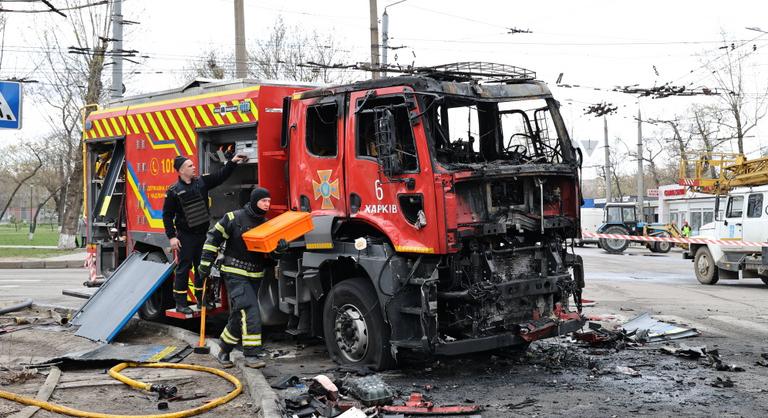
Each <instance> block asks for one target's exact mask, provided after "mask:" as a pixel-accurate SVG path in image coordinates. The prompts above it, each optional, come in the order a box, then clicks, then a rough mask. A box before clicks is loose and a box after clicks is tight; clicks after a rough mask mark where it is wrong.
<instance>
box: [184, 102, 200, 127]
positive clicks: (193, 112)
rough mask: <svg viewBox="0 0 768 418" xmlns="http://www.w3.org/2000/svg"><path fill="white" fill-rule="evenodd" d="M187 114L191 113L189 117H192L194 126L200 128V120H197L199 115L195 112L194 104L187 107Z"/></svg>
mask: <svg viewBox="0 0 768 418" xmlns="http://www.w3.org/2000/svg"><path fill="white" fill-rule="evenodd" d="M187 114H188V115H189V118H190V119H192V126H194V127H196V128H199V127H200V126H201V125H200V122H198V121H197V115H196V114H195V109H193V106H190V107H188V108H187Z"/></svg>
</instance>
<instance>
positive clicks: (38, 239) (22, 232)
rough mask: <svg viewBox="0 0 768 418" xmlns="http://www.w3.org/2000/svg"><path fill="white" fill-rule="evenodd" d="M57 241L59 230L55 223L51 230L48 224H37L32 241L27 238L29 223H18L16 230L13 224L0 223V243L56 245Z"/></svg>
mask: <svg viewBox="0 0 768 418" xmlns="http://www.w3.org/2000/svg"><path fill="white" fill-rule="evenodd" d="M58 243H59V231H58V228H57V227H56V226H55V225H54V227H53V230H51V225H50V224H44V225H38V226H37V231H35V236H34V239H33V240H32V241H30V240H29V225H19V230H18V231H16V228H14V227H13V225H0V245H57V244H58ZM6 250H7V248H6ZM3 255H5V251H3Z"/></svg>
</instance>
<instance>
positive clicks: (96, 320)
mask: <svg viewBox="0 0 768 418" xmlns="http://www.w3.org/2000/svg"><path fill="white" fill-rule="evenodd" d="M147 255H148V254H147V253H138V252H135V253H133V254H131V255H130V256H129V257H128V258H127V259H126V260H125V261H124V262H123V263H122V264H120V266H119V267H118V268H117V270H115V272H114V273H113V274H112V275H111V276H110V277H109V279H108V280H107V281H106V282H104V284H103V285H101V287H100V288H99V290H98V291H97V292H96V293H95V294H94V295H93V296H92V297H91V298H90V299H88V301H87V302H85V305H83V306H82V307H81V308H80V310H79V311H77V312H76V313H75V315H74V317H73V318H72V321H71V323H72V324H73V325H79V326H80V329H78V330H77V332H76V333H75V335H78V336H81V337H85V338H88V339H90V340H94V341H102V342H111V341H112V340H113V339H114V338H115V337H116V336H117V334H118V333H119V332H120V330H122V329H123V327H124V326H125V324H126V323H128V320H130V319H131V317H132V316H133V315H134V314H135V313H136V311H138V310H139V307H140V306H141V304H142V303H144V301H146V300H147V298H149V296H150V295H151V294H152V292H154V291H155V290H156V289H157V288H158V287H159V286H160V285H161V284H162V283H163V281H165V279H166V277H168V275H169V274H171V271H172V270H173V263H158V262H155V261H148V260H146V257H147Z"/></svg>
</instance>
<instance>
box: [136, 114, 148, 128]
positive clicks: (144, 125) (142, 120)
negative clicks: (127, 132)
mask: <svg viewBox="0 0 768 418" xmlns="http://www.w3.org/2000/svg"><path fill="white" fill-rule="evenodd" d="M136 119H138V120H139V124H140V125H141V129H142V132H149V129H148V128H147V123H146V122H144V115H136Z"/></svg>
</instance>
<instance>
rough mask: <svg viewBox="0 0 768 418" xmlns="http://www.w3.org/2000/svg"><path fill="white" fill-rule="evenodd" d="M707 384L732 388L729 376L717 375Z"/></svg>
mask: <svg viewBox="0 0 768 418" xmlns="http://www.w3.org/2000/svg"><path fill="white" fill-rule="evenodd" d="M709 385H710V386H712V387H716V388H732V387H733V386H734V384H733V380H731V378H730V377H726V378H721V377H718V378H716V379H715V380H713V381H711V382H709Z"/></svg>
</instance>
